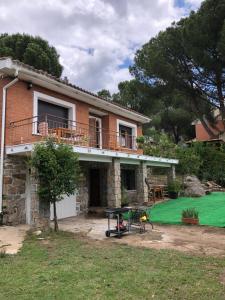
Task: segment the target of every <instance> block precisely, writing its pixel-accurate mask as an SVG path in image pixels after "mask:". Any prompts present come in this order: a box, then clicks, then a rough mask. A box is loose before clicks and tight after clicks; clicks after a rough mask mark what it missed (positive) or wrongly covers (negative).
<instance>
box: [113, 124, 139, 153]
mask: <svg viewBox="0 0 225 300" xmlns="http://www.w3.org/2000/svg"><path fill="white" fill-rule="evenodd" d="M120 125H123V126H126V127H129V128H131V129H132V137H134V138H135V142H134V143H132V148H131V149H133V150H136V149H137V143H136V138H137V125H136V124H134V123H130V122H127V121H123V120H120V119H117V142H118V144H119V143H120Z"/></svg>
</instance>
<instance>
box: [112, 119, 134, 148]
mask: <svg viewBox="0 0 225 300" xmlns="http://www.w3.org/2000/svg"><path fill="white" fill-rule="evenodd" d="M117 132H118V144H119V145H120V147H124V148H128V149H136V137H137V125H136V124H133V123H129V122H126V121H123V120H119V119H117Z"/></svg>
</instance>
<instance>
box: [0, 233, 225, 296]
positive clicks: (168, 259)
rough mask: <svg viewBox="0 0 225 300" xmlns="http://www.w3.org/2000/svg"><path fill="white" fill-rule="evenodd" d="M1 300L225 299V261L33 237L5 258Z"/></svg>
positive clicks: (83, 240) (58, 237)
mask: <svg viewBox="0 0 225 300" xmlns="http://www.w3.org/2000/svg"><path fill="white" fill-rule="evenodd" d="M0 269H1V272H0V288H1V292H0V299H10V300H14V299H17V300H18V299H19V300H20V299H27V300H28V299H29V300H30V299H60V300H64V299H66V300H69V299H73V300H74V299H76V300H77V299H166V300H168V299H173V300H175V299H182V300H184V299H188V300H191V299H195V300H196V299H198V300H201V299H204V300H206V299H218V300H219V299H221V300H222V299H224V295H225V286H224V285H223V284H222V283H221V282H220V280H222V278H223V279H224V274H225V273H224V272H225V261H224V259H219V258H213V257H197V256H189V255H185V254H183V253H179V252H175V251H157V250H151V249H141V248H134V247H128V246H125V245H119V244H117V243H114V242H113V239H109V240H107V241H104V242H96V241H92V240H87V239H86V238H81V237H74V236H73V235H72V234H69V233H62V232H61V233H59V234H49V235H48V236H46V237H45V239H44V240H38V239H37V237H33V236H29V237H28V238H27V240H26V241H25V243H24V246H23V248H22V251H21V252H20V253H19V254H18V255H16V256H5V257H2V258H0Z"/></svg>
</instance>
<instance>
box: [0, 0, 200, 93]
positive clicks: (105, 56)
mask: <svg viewBox="0 0 225 300" xmlns="http://www.w3.org/2000/svg"><path fill="white" fill-rule="evenodd" d="M201 2H202V0H36V1H31V0H10V1H9V0H0V28H1V31H0V32H1V33H5V32H7V33H10V34H11V33H17V32H20V33H28V34H31V35H38V36H41V37H42V38H44V39H46V40H48V42H49V43H50V44H51V45H53V46H54V47H56V49H57V51H58V53H59V54H60V62H61V64H62V65H63V66H64V71H63V76H67V77H68V79H69V81H70V82H71V83H73V84H76V85H77V86H80V87H82V88H84V89H87V90H89V91H92V92H97V91H99V90H101V89H108V90H110V92H111V93H113V92H116V91H117V86H118V83H119V82H121V81H124V80H130V79H131V76H130V74H129V69H128V68H129V65H131V64H132V62H133V58H134V55H135V52H136V51H137V49H139V48H140V47H141V46H142V45H143V44H145V43H146V42H148V41H149V40H150V39H151V38H152V37H153V36H155V35H156V34H157V33H158V32H159V31H160V30H163V29H165V28H166V27H167V26H169V25H170V24H171V23H172V22H173V21H174V20H178V19H180V18H181V17H182V16H185V15H187V14H188V13H189V12H190V11H191V10H196V9H197V8H198V7H199V6H200V4H201Z"/></svg>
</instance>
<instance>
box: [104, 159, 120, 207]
mask: <svg viewBox="0 0 225 300" xmlns="http://www.w3.org/2000/svg"><path fill="white" fill-rule="evenodd" d="M107 186H108V191H107V205H108V207H121V171H120V159H119V158H113V160H112V163H111V164H110V165H109V168H108V173H107Z"/></svg>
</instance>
